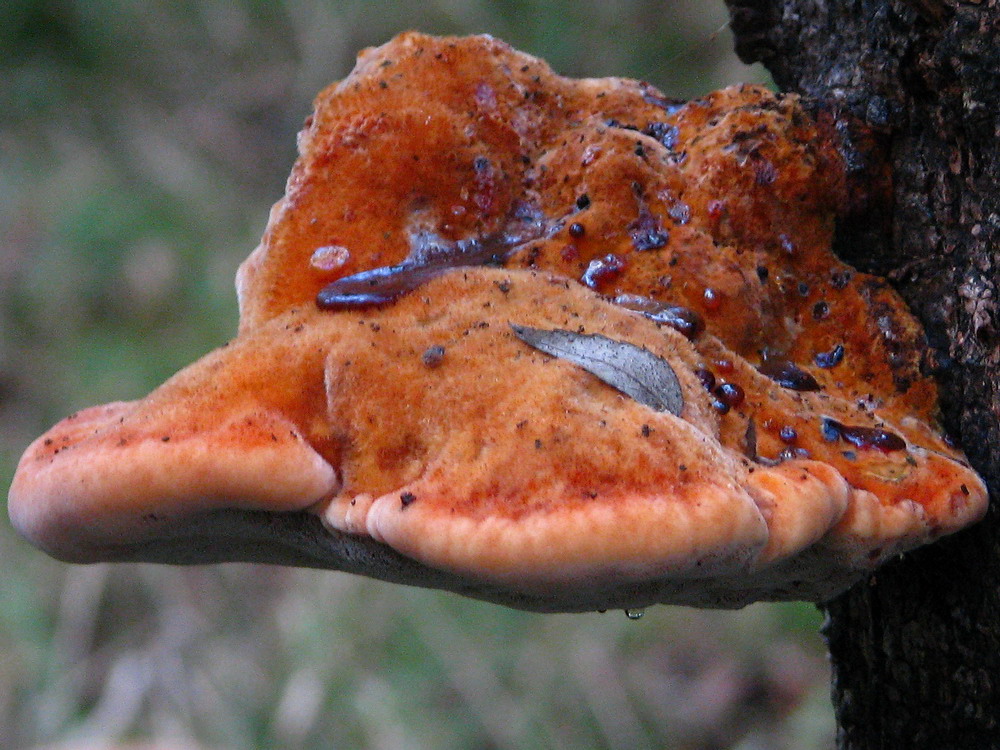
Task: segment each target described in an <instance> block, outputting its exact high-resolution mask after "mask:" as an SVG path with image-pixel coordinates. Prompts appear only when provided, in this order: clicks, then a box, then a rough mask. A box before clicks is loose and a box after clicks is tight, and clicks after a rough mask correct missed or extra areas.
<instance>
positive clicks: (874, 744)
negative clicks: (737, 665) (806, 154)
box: [727, 0, 1000, 750]
mask: <svg viewBox="0 0 1000 750" xmlns="http://www.w3.org/2000/svg"><path fill="white" fill-rule="evenodd" d="M727 3H728V5H729V9H730V13H731V16H732V28H733V32H734V34H735V36H736V50H737V52H738V54H739V55H740V57H741V58H742V59H743V60H744V61H746V62H752V61H762V62H763V63H764V64H765V65H766V66H767V67H768V68H769V69H770V71H771V73H772V74H773V75H774V79H775V81H776V82H777V83H778V85H779V86H780V87H781V88H782V89H783V90H786V91H795V92H798V93H801V94H805V95H808V96H810V97H816V98H819V99H824V100H834V101H836V102H838V103H839V104H841V105H842V106H844V107H845V108H846V109H847V110H849V111H850V112H852V113H853V114H855V115H857V116H859V117H861V118H863V119H865V120H867V121H868V123H870V124H871V125H872V126H874V127H875V128H878V129H881V130H884V131H885V132H886V133H887V135H888V138H889V141H888V142H889V158H890V160H891V163H892V168H893V181H894V186H893V192H894V205H893V209H892V217H891V231H885V230H884V229H883V228H880V226H879V225H878V224H879V223H878V222H877V221H873V222H871V223H870V224H871V225H870V226H868V227H853V228H852V230H851V232H850V233H849V234H848V233H847V232H843V233H841V236H840V238H839V240H838V247H837V250H838V252H839V253H840V255H841V256H842V257H844V258H845V259H846V260H848V261H849V262H851V263H853V264H854V265H856V266H858V267H859V268H861V269H863V270H865V271H869V272H872V273H877V274H881V275H883V276H887V277H889V279H890V280H892V282H893V283H894V284H895V286H896V288H897V289H898V290H899V291H900V292H901V293H902V295H903V296H904V297H905V298H906V300H907V302H908V303H909V304H910V306H911V307H912V309H913V310H914V312H915V313H916V314H917V316H918V317H919V318H920V319H921V320H922V321H923V324H924V326H925V328H926V330H927V335H928V339H929V341H930V344H931V346H932V347H933V348H934V349H935V351H936V353H937V361H938V363H939V372H938V375H939V382H940V385H941V396H942V410H943V416H944V424H945V426H946V427H947V429H948V431H949V432H950V434H951V435H952V436H954V437H955V438H957V439H959V440H960V441H961V442H962V443H963V444H964V447H965V451H966V453H967V455H968V456H969V459H970V460H971V462H972V464H973V465H974V466H975V467H976V469H977V470H978V471H979V472H980V473H981V474H982V475H983V477H984V478H985V479H986V482H987V484H988V485H989V486H990V487H991V489H992V490H993V495H992V499H993V502H992V504H991V508H990V511H989V513H988V515H987V518H986V519H985V520H984V521H983V522H982V523H980V524H978V525H977V526H975V527H973V528H972V529H970V530H968V531H966V532H963V533H961V534H957V535H955V536H953V537H950V538H947V539H945V540H943V541H941V542H940V543H938V544H935V545H933V546H931V547H927V548H924V549H921V550H917V551H915V552H913V553H911V554H908V555H905V556H904V557H903V558H902V559H900V560H898V561H896V562H894V563H892V564H890V565H887V566H885V567H884V568H882V569H880V570H879V571H878V572H877V573H876V574H875V575H873V576H871V578H870V580H868V581H865V582H862V583H860V584H858V585H857V586H855V587H854V588H853V589H851V590H850V591H848V592H847V593H846V594H844V595H842V596H840V597H838V598H837V599H835V600H833V601H831V602H829V603H827V604H826V605H824V609H825V610H826V614H827V624H826V627H825V635H826V638H827V642H828V645H829V648H830V657H831V660H832V662H833V699H834V705H835V709H836V713H837V722H838V744H839V746H840V747H841V748H851V749H852V750H853V749H854V748H934V749H935V750H940V749H941V748H987V747H1000V534H998V531H1000V511H998V507H997V500H998V494H997V488H1000V367H998V366H1000V315H998V306H997V302H998V296H997V295H998V289H997V285H998V280H1000V277H998V273H997V268H998V267H1000V0H966V2H962V3H958V2H955V1H954V0H910V2H904V1H903V0H854V1H852V0H826V2H823V1H822V0H727ZM884 226H885V225H884V224H882V227H884Z"/></svg>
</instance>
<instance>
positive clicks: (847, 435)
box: [821, 417, 906, 453]
mask: <svg viewBox="0 0 1000 750" xmlns="http://www.w3.org/2000/svg"><path fill="white" fill-rule="evenodd" d="M821 429H822V432H823V438H824V439H825V440H828V441H830V442H833V441H834V440H837V439H838V438H839V439H841V440H845V441H846V442H848V443H850V444H851V445H853V446H854V447H855V448H863V449H866V448H867V449H875V450H880V451H883V452H885V453H888V452H890V451H901V450H905V449H906V441H905V440H903V438H901V437H900V436H899V435H897V434H895V433H893V432H888V431H887V430H883V429H880V428H878V427H856V426H850V425H844V424H841V423H840V422H838V421H836V420H835V419H830V418H829V417H824V418H823V425H822V428H821Z"/></svg>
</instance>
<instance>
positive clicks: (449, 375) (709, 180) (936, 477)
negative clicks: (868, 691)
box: [10, 33, 986, 610]
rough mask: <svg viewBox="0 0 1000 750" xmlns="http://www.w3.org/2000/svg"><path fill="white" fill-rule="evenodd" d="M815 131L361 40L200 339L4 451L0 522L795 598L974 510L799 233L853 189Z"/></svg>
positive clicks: (466, 51)
mask: <svg viewBox="0 0 1000 750" xmlns="http://www.w3.org/2000/svg"><path fill="white" fill-rule="evenodd" d="M838 132H839V131H838V129H837V128H836V127H834V124H833V123H832V122H831V121H830V116H829V114H828V113H825V112H823V111H822V110H818V109H816V108H811V109H810V108H807V107H805V106H804V105H803V103H802V102H800V101H799V100H798V99H797V98H796V97H794V96H780V95H774V94H771V93H770V92H768V91H766V90H764V89H762V88H758V87H752V86H740V87H734V88H731V89H725V90H723V91H718V92H714V93H712V94H709V95H708V96H706V97H704V98H702V99H699V100H695V101H692V102H687V103H681V102H675V101H672V100H669V99H667V98H665V97H664V96H662V94H660V93H659V92H657V91H656V90H655V89H653V88H652V87H650V86H648V85H647V84H644V83H640V82H635V81H629V80H625V79H587V80H570V79H566V78H562V77H560V76H557V75H555V74H554V73H553V72H552V71H551V70H550V69H549V68H548V67H547V66H546V65H545V64H544V63H543V62H541V61H539V60H537V59H535V58H532V57H530V56H528V55H524V54H521V53H518V52H516V51H514V50H512V49H511V48H510V47H508V46H507V45H505V44H503V43H502V42H499V41H497V40H495V39H492V38H489V37H472V38H466V39H454V38H444V39H438V38H432V37H427V36H423V35H420V34H415V33H410V34H404V35H402V36H400V37H398V38H397V39H395V40H393V41H392V42H390V43H389V44H387V45H384V46H383V47H380V48H377V49H369V50H365V51H364V52H362V53H361V55H360V56H359V59H358V65H357V67H356V68H355V70H354V71H353V72H352V73H351V75H350V76H348V77H347V78H346V79H345V80H343V81H341V82H339V83H337V84H335V85H333V86H331V87H330V88H328V89H327V90H326V91H324V92H322V93H321V94H320V95H319V97H318V98H317V100H316V109H315V112H314V113H313V114H312V115H311V116H310V117H309V118H308V120H307V122H306V126H305V128H304V129H303V131H302V133H301V134H300V137H299V149H300V158H299V160H298V161H297V162H296V164H295V167H294V168H293V171H292V174H291V176H290V178H289V182H288V187H287V192H286V195H285V197H284V198H283V199H282V200H281V201H279V202H278V203H277V204H276V205H275V207H274V208H273V209H272V212H271V216H270V220H269V223H268V226H267V229H266V231H265V234H264V238H263V240H262V242H261V245H260V246H259V247H258V248H257V249H256V250H255V251H254V252H253V253H252V254H251V256H250V257H249V258H248V259H247V260H246V261H245V262H244V264H243V265H242V266H241V268H240V271H239V273H238V277H237V289H238V294H239V300H240V313H241V316H240V326H239V334H238V336H237V337H236V339H234V340H233V341H232V342H230V344H229V345H227V346H226V347H223V348H221V349H219V350H217V351H216V352H213V353H211V354H209V355H207V356H206V357H205V358H203V359H202V360H200V361H198V362H196V363H195V364H193V365H191V366H190V367H188V368H187V369H185V370H183V371H182V372H180V373H178V375H176V376H175V377H174V378H172V379H171V380H169V381H168V382H167V383H165V384H164V385H163V386H161V387H160V388H159V389H157V390H156V391H154V392H153V393H152V394H150V395H149V396H148V397H146V398H145V399H142V400H140V401H136V402H132V403H118V404H109V405H107V406H104V407H95V408H93V409H88V410H85V411H84V412H81V413H80V414H78V415H74V416H73V417H70V418H68V419H66V420H64V421H63V422H61V423H59V424H58V425H56V426H55V427H53V428H52V430H51V431H50V432H48V433H46V434H45V435H43V436H42V437H40V438H39V439H38V440H37V441H36V442H35V443H33V444H32V446H30V447H29V449H28V450H27V451H26V453H25V455H24V457H23V458H22V460H21V463H20V464H19V467H18V471H17V474H16V476H15V479H14V483H13V486H12V488H11V493H10V512H11V517H12V519H13V521H14V524H15V525H16V526H17V527H18V528H19V529H20V530H21V532H22V533H23V534H24V535H25V536H27V537H28V538H29V539H31V540H32V541H34V542H35V543H36V544H38V545H39V546H41V547H42V548H44V549H46V550H47V551H49V552H50V553H51V554H53V555H55V556H57V557H60V558H63V559H67V560H72V561H91V560H101V559H115V560H157V561H163V562H180V563H194V562H210V561H217V560H227V559H241V560H258V561H263V562H277V563H285V564H294V565H309V566H314V567H325V568H333V569H342V570H348V571H351V572H358V573H363V574H367V575H373V576H377V577H380V578H385V579H388V580H395V581H400V582H404V583H412V584H417V585H427V586H436V587H442V588H449V589H452V590H456V591H459V592H461V593H463V594H466V595H470V596H477V597H481V598H486V599H490V600H493V601H498V602H502V603H505V604H510V605H512V606H518V607H525V608H531V609H539V610H583V609H599V608H605V607H610V606H628V607H637V606H645V605H647V604H651V603H654V602H672V603H681V604H694V605H701V606H723V607H732V606H741V605H743V604H746V603H749V602H751V601H756V600H780V599H811V600H821V599H824V598H827V597H830V596H832V595H834V594H836V593H837V592H839V591H840V590H843V589H844V588H845V587H846V586H848V585H850V584H851V583H852V582H853V581H855V580H857V579H858V578H859V577H861V576H863V575H864V574H865V573H866V572H867V571H869V570H871V569H873V568H874V567H875V566H877V565H878V564H879V563H880V562H882V561H883V560H885V559H888V558H889V557H890V556H892V555H895V554H898V553H899V552H901V551H905V550H906V549H909V548H912V547H914V546H916V545H918V544H921V543H925V542H928V541H931V540H933V539H935V538H937V537H938V536H940V535H942V534H946V533H951V532H953V531H956V530H958V529H959V528H961V527H963V526H965V525H967V524H969V523H971V522H973V521H975V520H976V519H978V518H979V517H980V516H981V515H982V513H983V512H984V510H985V504H986V490H985V487H984V486H983V484H982V482H981V480H980V479H979V478H978V477H977V476H976V474H975V473H974V472H973V471H972V470H971V469H970V468H969V467H968V466H967V464H966V463H965V460H964V458H963V457H962V455H961V453H960V452H959V451H958V450H956V449H955V448H953V447H951V446H950V445H949V444H948V443H946V442H945V440H944V439H943V438H942V436H941V435H940V430H939V428H938V426H937V423H936V421H935V420H936V389H935V385H934V383H933V381H932V380H931V379H930V378H928V377H927V376H925V375H924V374H923V370H922V363H923V361H924V360H925V358H926V356H927V352H926V347H925V344H924V341H923V334H922V331H921V330H920V327H919V325H918V323H917V322H916V321H915V320H914V319H913V317H912V316H911V315H910V314H909V313H908V311H907V310H906V308H905V306H904V305H903V303H902V301H901V300H900V298H899V297H898V295H896V294H895V293H894V292H893V291H892V290H891V288H889V287H888V286H887V284H886V283H885V282H884V281H882V280H880V279H878V278H875V277H872V276H868V275H865V274H862V273H859V272H857V271H856V270H854V269H852V268H851V267H849V266H847V265H845V264H843V263H842V262H840V261H839V260H837V258H836V257H835V256H834V255H833V254H832V252H831V250H830V247H831V245H832V240H833V232H834V225H835V222H836V221H837V220H838V218H841V219H843V218H844V217H846V216H848V215H849V213H850V211H853V210H858V208H859V206H861V207H863V204H864V200H865V198H864V192H865V191H864V190H863V189H862V188H863V187H864V183H862V182H859V181H858V179H857V175H854V174H852V173H851V172H849V171H848V169H847V168H846V166H845V160H844V157H843V155H842V149H843V148H845V147H846V146H844V144H842V143H841V142H840V141H839V140H838V138H839V136H838V135H837V133H838ZM861 156H864V154H862V155H861ZM867 177H868V178H870V183H871V185H873V186H875V187H873V188H872V192H873V193H874V192H877V186H878V185H879V184H880V182H884V175H882V174H881V173H880V168H879V167H878V165H877V162H875V161H871V162H870V164H869V170H868V175H867ZM876 199H877V196H873V197H872V198H871V200H876Z"/></svg>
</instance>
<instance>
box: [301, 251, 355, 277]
mask: <svg viewBox="0 0 1000 750" xmlns="http://www.w3.org/2000/svg"><path fill="white" fill-rule="evenodd" d="M350 258H351V251H350V250H348V249H347V248H346V247H344V246H343V245H324V246H323V247H317V248H316V249H315V250H314V251H313V254H312V257H311V258H309V265H310V266H312V267H313V268H315V269H316V270H317V271H336V270H337V269H338V268H340V267H341V266H343V265H344V264H345V263H346V262H347V261H348V260H350Z"/></svg>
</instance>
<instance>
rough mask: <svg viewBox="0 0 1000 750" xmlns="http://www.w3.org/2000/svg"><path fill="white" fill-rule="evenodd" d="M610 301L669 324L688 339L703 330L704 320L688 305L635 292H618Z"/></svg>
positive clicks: (691, 338)
mask: <svg viewBox="0 0 1000 750" xmlns="http://www.w3.org/2000/svg"><path fill="white" fill-rule="evenodd" d="M612 301H613V302H614V303H615V304H616V305H619V306H621V307H624V308H626V309H628V310H633V311H635V312H638V313H642V314H643V315H645V316H646V317H647V318H649V319H650V320H654V321H656V322H657V323H664V324H665V325H668V326H670V327H671V328H673V329H674V330H675V331H677V332H678V333H681V334H683V335H684V336H685V337H686V338H687V339H689V340H693V339H694V338H695V337H697V336H698V334H699V333H701V332H702V331H704V330H705V321H704V320H703V319H702V317H701V316H700V315H699V314H698V313H696V312H695V311H694V310H692V309H690V308H688V307H682V306H680V305H668V304H667V303H665V302H659V301H657V300H655V299H650V298H649V297H642V296H640V295H637V294H620V295H618V296H617V297H615V298H614V300H612Z"/></svg>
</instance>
